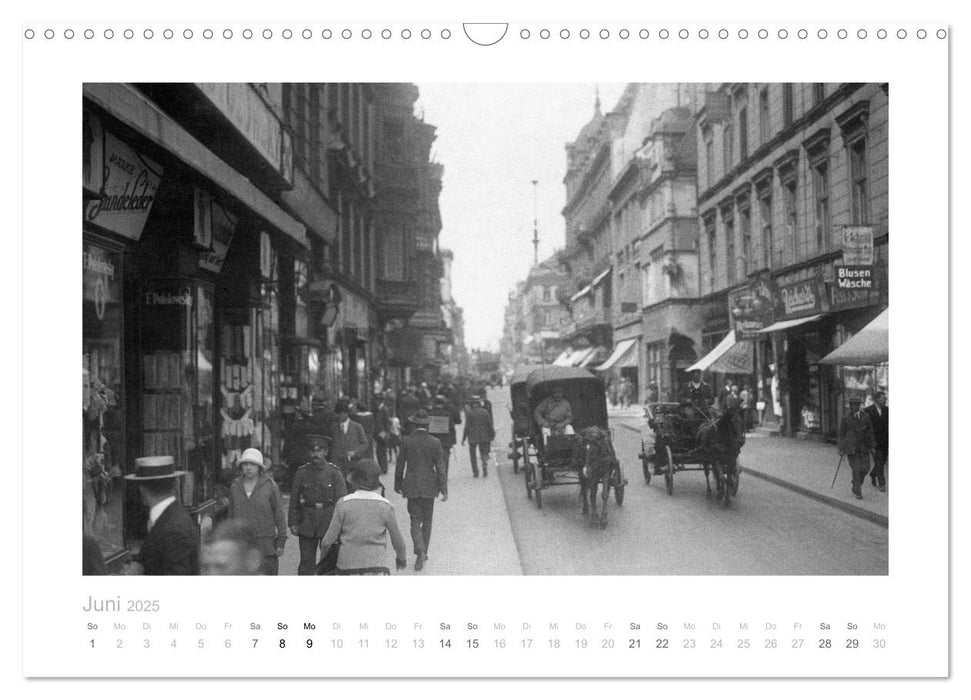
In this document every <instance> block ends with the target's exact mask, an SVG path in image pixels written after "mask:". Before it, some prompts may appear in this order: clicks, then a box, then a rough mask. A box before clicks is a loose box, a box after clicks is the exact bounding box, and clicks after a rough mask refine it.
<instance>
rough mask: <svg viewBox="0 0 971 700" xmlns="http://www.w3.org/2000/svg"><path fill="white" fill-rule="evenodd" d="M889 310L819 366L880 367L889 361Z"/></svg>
mask: <svg viewBox="0 0 971 700" xmlns="http://www.w3.org/2000/svg"><path fill="white" fill-rule="evenodd" d="M889 329H890V309H884V310H883V312H882V313H881V314H880V315H879V316H877V317H876V318H875V319H873V320H872V321H870V323H868V324H867V325H865V326H864V327H863V329H862V330H861V331H860V332H859V333H857V334H856V335H854V336H853V337H852V338H850V339H849V340H847V341H846V342H845V343H843V344H842V345H840V346H839V347H838V348H836V349H835V350H833V352H831V353H830V354H828V355H827V356H826V357H824V358H823V359H821V360H820V361H819V364H821V365H850V366H859V365H864V366H865V365H881V364H883V363H884V362H889V359H890V332H889Z"/></svg>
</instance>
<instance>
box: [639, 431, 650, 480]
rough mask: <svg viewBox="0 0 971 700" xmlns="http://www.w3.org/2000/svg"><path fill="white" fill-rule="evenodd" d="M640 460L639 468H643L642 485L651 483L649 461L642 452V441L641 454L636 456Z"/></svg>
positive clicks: (642, 444) (642, 442)
mask: <svg viewBox="0 0 971 700" xmlns="http://www.w3.org/2000/svg"><path fill="white" fill-rule="evenodd" d="M638 456H639V457H640V458H641V466H642V467H643V468H644V483H645V484H649V483H651V460H649V459H648V458H647V454H646V453H645V452H644V441H643V440H642V441H641V453H640V455H638Z"/></svg>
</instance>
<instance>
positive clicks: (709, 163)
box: [701, 127, 715, 187]
mask: <svg viewBox="0 0 971 700" xmlns="http://www.w3.org/2000/svg"><path fill="white" fill-rule="evenodd" d="M701 137H702V139H703V140H704V142H705V187H711V186H712V185H713V184H714V182H715V142H714V138H713V136H712V133H711V127H707V128H706V129H705V130H704V131H702V132H701Z"/></svg>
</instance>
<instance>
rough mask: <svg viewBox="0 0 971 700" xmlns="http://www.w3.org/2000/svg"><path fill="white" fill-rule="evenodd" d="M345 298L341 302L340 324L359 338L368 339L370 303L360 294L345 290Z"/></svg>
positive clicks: (343, 294)
mask: <svg viewBox="0 0 971 700" xmlns="http://www.w3.org/2000/svg"><path fill="white" fill-rule="evenodd" d="M342 296H343V300H342V302H341V310H340V318H339V319H338V321H337V323H338V325H341V326H344V327H345V328H347V329H354V330H353V331H351V332H352V333H353V334H354V335H355V336H356V337H357V338H359V339H362V340H367V338H368V334H369V329H370V324H369V322H368V304H367V302H366V301H364V299H362V298H361V297H359V296H358V295H356V294H354V293H352V292H349V291H347V290H346V289H345V290H343V293H342Z"/></svg>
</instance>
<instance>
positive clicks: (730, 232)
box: [725, 217, 736, 286]
mask: <svg viewBox="0 0 971 700" xmlns="http://www.w3.org/2000/svg"><path fill="white" fill-rule="evenodd" d="M735 263H736V260H735V219H734V218H733V217H728V218H727V219H725V273H726V277H727V282H728V285H729V286H731V285H733V284H735V272H736V270H735Z"/></svg>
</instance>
